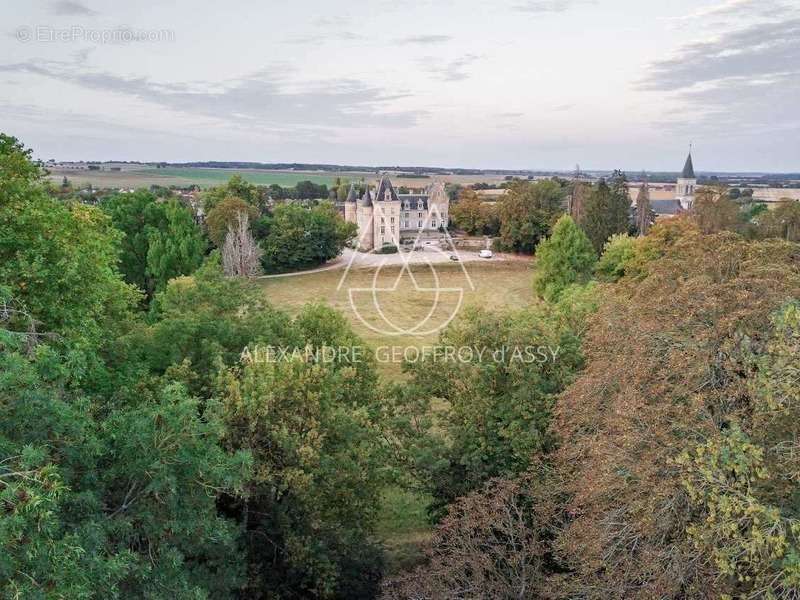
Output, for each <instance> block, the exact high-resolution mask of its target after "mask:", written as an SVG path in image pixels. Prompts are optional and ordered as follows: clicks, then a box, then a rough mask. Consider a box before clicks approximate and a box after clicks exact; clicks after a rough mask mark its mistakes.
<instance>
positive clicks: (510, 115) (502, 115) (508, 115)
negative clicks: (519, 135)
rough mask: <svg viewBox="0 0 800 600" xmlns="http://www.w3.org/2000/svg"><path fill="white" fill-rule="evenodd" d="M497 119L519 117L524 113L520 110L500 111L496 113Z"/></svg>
mask: <svg viewBox="0 0 800 600" xmlns="http://www.w3.org/2000/svg"><path fill="white" fill-rule="evenodd" d="M496 116H497V118H498V119H519V118H520V117H524V116H525V113H521V112H501V113H497V115H496Z"/></svg>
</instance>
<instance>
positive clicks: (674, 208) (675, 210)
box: [650, 199, 683, 216]
mask: <svg viewBox="0 0 800 600" xmlns="http://www.w3.org/2000/svg"><path fill="white" fill-rule="evenodd" d="M650 209H651V210H652V211H653V212H654V213H656V214H657V215H664V216H666V215H677V214H679V213H681V212H683V208H682V207H681V203H680V201H679V200H677V199H673V200H651V201H650Z"/></svg>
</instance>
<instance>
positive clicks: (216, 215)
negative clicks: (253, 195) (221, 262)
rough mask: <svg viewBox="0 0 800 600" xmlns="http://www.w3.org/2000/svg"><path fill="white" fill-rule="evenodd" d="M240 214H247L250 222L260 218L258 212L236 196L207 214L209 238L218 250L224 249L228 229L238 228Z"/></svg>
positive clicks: (230, 197) (227, 199)
mask: <svg viewBox="0 0 800 600" xmlns="http://www.w3.org/2000/svg"><path fill="white" fill-rule="evenodd" d="M240 213H247V218H248V222H253V221H255V220H256V219H257V218H258V211H257V210H256V209H255V208H254V207H253V206H251V205H250V204H248V203H247V202H246V201H244V200H242V199H241V198H237V197H236V196H229V197H227V198H225V199H224V200H222V201H221V202H219V203H218V204H217V205H216V206H215V207H214V208H212V209H211V210H210V211H209V212H208V213H207V214H206V229H207V230H208V238H209V239H210V240H211V242H212V243H213V244H214V245H215V246H216V247H217V248H222V246H223V244H224V243H225V237H226V236H227V235H228V229H229V228H230V227H231V226H233V227H236V225H237V222H238V220H239V214H240Z"/></svg>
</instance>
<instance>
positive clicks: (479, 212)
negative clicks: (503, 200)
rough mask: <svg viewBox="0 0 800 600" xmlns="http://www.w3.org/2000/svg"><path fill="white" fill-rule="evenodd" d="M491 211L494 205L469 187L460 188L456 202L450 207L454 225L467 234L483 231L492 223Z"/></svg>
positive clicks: (492, 211)
mask: <svg viewBox="0 0 800 600" xmlns="http://www.w3.org/2000/svg"><path fill="white" fill-rule="evenodd" d="M493 213H494V207H493V206H492V205H491V204H488V203H486V202H484V201H483V200H481V197H480V196H479V195H478V194H477V193H476V192H475V191H474V190H470V189H463V190H461V193H460V195H459V197H458V202H456V203H455V204H453V206H452V208H451V209H450V216H451V218H452V219H453V223H454V225H455V226H456V227H458V228H459V229H463V230H464V231H465V232H466V233H468V234H469V235H476V234H480V233H485V232H486V230H487V229H488V228H490V227H491V225H492V221H493V219H494V215H493Z"/></svg>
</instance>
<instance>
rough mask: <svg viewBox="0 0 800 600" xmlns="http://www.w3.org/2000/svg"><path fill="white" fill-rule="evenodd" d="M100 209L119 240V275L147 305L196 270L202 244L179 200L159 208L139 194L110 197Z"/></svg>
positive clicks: (148, 195) (152, 199)
mask: <svg viewBox="0 0 800 600" xmlns="http://www.w3.org/2000/svg"><path fill="white" fill-rule="evenodd" d="M102 208H103V211H104V212H106V213H107V214H108V215H109V216H110V217H111V222H112V224H113V225H114V227H115V228H116V229H118V230H119V231H121V232H122V234H123V237H122V240H121V244H120V246H121V253H120V269H121V271H122V273H123V274H124V275H125V279H126V281H128V282H129V283H132V284H134V285H136V286H137V287H138V288H139V289H141V290H142V291H143V292H144V294H145V300H146V301H147V302H149V301H151V300H152V298H153V296H154V294H155V293H156V292H158V291H161V290H163V289H164V287H165V286H166V284H167V281H169V280H170V279H172V278H173V277H177V276H179V275H188V274H189V273H191V272H193V271H194V270H195V269H196V268H197V267H199V266H200V263H201V262H202V260H203V254H204V252H205V249H206V242H205V240H204V239H203V235H202V232H201V230H200V228H199V227H198V226H197V225H196V223H195V222H194V218H193V217H192V214H191V213H190V212H189V211H188V210H187V209H186V208H185V207H184V206H182V205H181V204H180V203H179V202H178V201H177V200H168V201H166V202H160V201H158V200H157V199H156V197H155V196H154V195H153V194H152V193H150V192H147V191H144V190H137V191H136V192H134V193H132V194H116V195H114V196H112V197H111V198H109V199H107V200H106V201H104V202H103V204H102Z"/></svg>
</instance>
